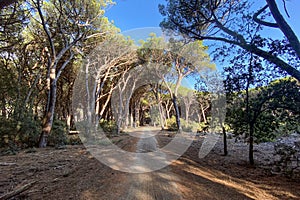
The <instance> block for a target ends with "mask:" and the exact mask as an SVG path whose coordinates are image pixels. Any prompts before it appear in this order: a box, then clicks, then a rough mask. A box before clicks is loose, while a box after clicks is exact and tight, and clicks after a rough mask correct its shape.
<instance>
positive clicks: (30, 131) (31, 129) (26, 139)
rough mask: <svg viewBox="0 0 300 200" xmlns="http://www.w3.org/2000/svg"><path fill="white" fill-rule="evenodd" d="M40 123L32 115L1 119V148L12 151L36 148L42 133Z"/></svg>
mask: <svg viewBox="0 0 300 200" xmlns="http://www.w3.org/2000/svg"><path fill="white" fill-rule="evenodd" d="M40 127H41V124H40V121H38V120H36V119H34V117H33V116H32V115H30V114H24V116H22V117H20V119H19V120H17V119H15V118H10V119H6V118H1V119H0V147H1V148H8V149H11V150H15V151H16V150H18V149H21V148H27V147H34V146H36V144H37V141H38V138H39V134H40V133H41V128H40Z"/></svg>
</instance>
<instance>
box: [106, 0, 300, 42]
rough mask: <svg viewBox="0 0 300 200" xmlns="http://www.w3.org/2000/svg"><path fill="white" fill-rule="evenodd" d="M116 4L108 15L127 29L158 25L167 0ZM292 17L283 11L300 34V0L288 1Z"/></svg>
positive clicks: (131, 0)
mask: <svg viewBox="0 0 300 200" xmlns="http://www.w3.org/2000/svg"><path fill="white" fill-rule="evenodd" d="M115 2H116V5H114V6H112V7H110V8H108V9H107V11H106V16H107V17H108V18H109V19H110V20H113V21H114V23H115V25H116V26H117V27H119V28H120V29H121V31H126V30H130V29H135V28H143V27H158V26H159V23H160V22H161V21H162V19H163V18H162V16H161V15H160V13H159V11H158V4H164V3H165V0H115ZM255 2H256V4H257V5H259V6H263V5H264V4H265V1H263V0H259V1H255ZM277 2H278V5H279V8H281V10H282V9H283V6H282V1H281V0H277ZM286 6H287V10H288V12H289V14H290V16H291V17H290V18H288V17H287V16H286V14H285V13H284V12H283V16H284V17H285V18H286V20H287V21H288V22H289V23H290V25H291V26H292V27H293V29H294V31H295V32H296V34H297V35H298V37H299V35H300V0H289V1H287V3H286ZM270 34H272V35H277V34H279V35H280V34H281V33H280V32H279V31H276V30H274V29H273V30H271V31H270Z"/></svg>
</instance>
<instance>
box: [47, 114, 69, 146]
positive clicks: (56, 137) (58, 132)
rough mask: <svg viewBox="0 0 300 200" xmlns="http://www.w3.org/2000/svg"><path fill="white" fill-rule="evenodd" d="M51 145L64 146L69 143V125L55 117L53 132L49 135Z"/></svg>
mask: <svg viewBox="0 0 300 200" xmlns="http://www.w3.org/2000/svg"><path fill="white" fill-rule="evenodd" d="M48 144H49V146H62V145H66V144H68V137H67V125H66V123H65V122H64V121H61V120H57V119H55V120H54V122H53V126H52V130H51V134H50V135H49V136H48Z"/></svg>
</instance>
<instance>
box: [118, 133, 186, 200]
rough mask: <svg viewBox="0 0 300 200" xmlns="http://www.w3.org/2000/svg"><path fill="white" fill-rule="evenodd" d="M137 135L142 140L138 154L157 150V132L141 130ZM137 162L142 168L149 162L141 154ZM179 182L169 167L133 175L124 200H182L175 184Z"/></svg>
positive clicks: (138, 146)
mask: <svg viewBox="0 0 300 200" xmlns="http://www.w3.org/2000/svg"><path fill="white" fill-rule="evenodd" d="M135 134H140V136H139V137H140V139H139V141H138V143H137V147H136V152H137V153H147V152H153V151H156V150H157V148H158V143H157V140H156V138H155V134H156V130H151V131H149V130H139V131H135ZM136 162H137V163H136V164H138V165H140V167H145V164H146V163H147V162H148V161H147V160H145V157H143V156H141V154H137V159H136ZM178 180H179V179H178V177H177V176H176V175H175V174H174V173H172V172H171V170H170V168H169V167H165V168H163V169H161V170H158V171H154V172H148V173H138V174H132V177H131V185H130V187H129V191H128V196H127V197H126V198H124V199H127V200H134V199H136V200H140V199H143V200H154V199H160V200H163V199H165V200H167V199H168V200H169V199H182V197H181V194H180V192H179V190H178V188H177V185H176V183H175V182H176V181H178Z"/></svg>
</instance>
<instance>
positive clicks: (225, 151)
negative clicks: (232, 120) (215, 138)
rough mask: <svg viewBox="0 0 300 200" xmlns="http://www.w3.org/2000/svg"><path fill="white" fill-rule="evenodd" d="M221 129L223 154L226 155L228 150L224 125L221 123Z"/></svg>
mask: <svg viewBox="0 0 300 200" xmlns="http://www.w3.org/2000/svg"><path fill="white" fill-rule="evenodd" d="M222 131H223V145H224V156H227V155H228V150H227V136H226V130H225V127H224V126H223V125H222Z"/></svg>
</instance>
